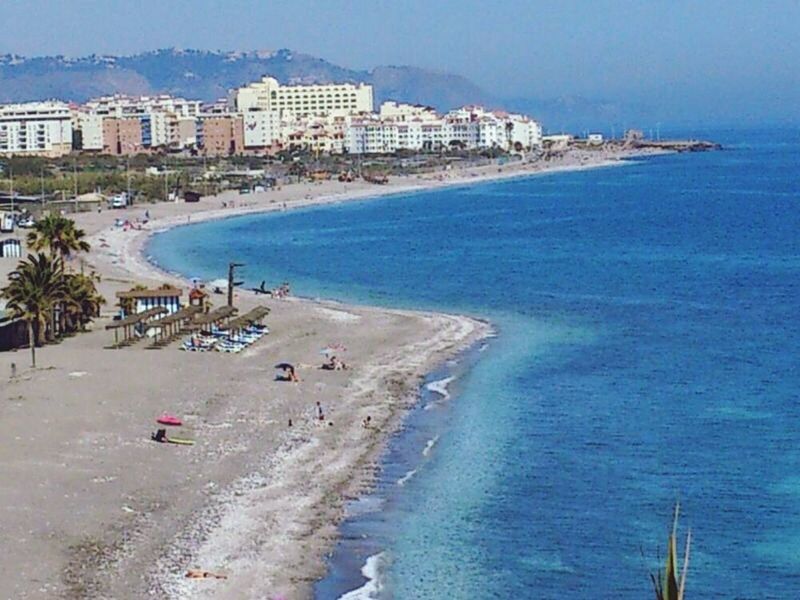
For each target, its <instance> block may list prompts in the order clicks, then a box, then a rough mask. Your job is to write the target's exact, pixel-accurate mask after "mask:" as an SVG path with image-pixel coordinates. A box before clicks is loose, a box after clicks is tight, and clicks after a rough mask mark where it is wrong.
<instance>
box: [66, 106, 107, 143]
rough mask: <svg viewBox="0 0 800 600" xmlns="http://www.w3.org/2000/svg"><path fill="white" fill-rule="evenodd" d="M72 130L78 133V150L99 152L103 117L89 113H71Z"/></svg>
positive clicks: (101, 141)
mask: <svg viewBox="0 0 800 600" xmlns="http://www.w3.org/2000/svg"><path fill="white" fill-rule="evenodd" d="M72 128H73V130H74V131H80V141H81V144H80V149H81V150H87V151H97V152H99V151H101V150H102V149H103V116H102V115H98V114H94V113H89V112H83V111H80V112H75V113H73V121H72Z"/></svg>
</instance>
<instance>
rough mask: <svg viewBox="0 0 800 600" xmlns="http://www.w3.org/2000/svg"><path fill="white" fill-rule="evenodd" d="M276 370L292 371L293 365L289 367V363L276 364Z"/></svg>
mask: <svg viewBox="0 0 800 600" xmlns="http://www.w3.org/2000/svg"><path fill="white" fill-rule="evenodd" d="M275 368H276V369H283V370H284V371H294V365H290V364H289V363H278V364H277V365H275Z"/></svg>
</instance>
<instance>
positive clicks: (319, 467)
mask: <svg viewBox="0 0 800 600" xmlns="http://www.w3.org/2000/svg"><path fill="white" fill-rule="evenodd" d="M632 156H634V154H633V153H628V152H625V151H617V152H614V153H610V152H609V153H602V152H592V151H590V152H583V153H581V152H574V153H570V154H568V155H567V156H566V157H564V158H562V159H557V160H554V161H551V162H548V163H531V164H521V165H517V164H515V165H512V166H505V167H498V166H492V167H482V168H474V169H464V170H459V169H454V170H452V171H445V172H442V173H438V174H433V175H426V176H422V177H407V178H392V179H391V180H390V182H389V183H388V184H387V185H385V186H376V185H374V184H369V183H365V182H358V183H347V184H344V183H340V182H336V181H327V182H322V183H316V184H295V185H291V186H285V187H283V188H282V189H279V190H274V191H270V192H264V193H259V194H252V195H246V196H240V195H238V194H237V193H235V192H226V193H224V194H221V195H220V196H217V197H213V198H204V199H203V200H202V201H201V202H200V203H198V204H186V203H175V204H171V203H170V204H167V203H162V204H155V205H147V206H146V207H144V206H137V207H133V208H129V209H126V210H120V211H111V210H104V211H103V212H100V213H84V214H80V215H77V217H76V220H77V222H78V224H79V225H80V226H81V227H82V228H84V229H85V230H86V231H87V233H88V234H89V238H90V239H89V241H90V243H91V244H92V252H91V253H90V254H89V255H87V256H85V257H83V259H82V260H83V261H84V268H90V269H94V270H96V271H97V272H98V273H99V274H100V275H101V276H102V278H103V279H102V283H101V291H102V293H103V294H104V295H105V297H106V298H107V300H108V304H107V305H106V306H105V307H104V309H103V316H102V318H101V319H99V320H97V321H96V323H95V324H94V325H93V327H92V331H90V332H88V333H84V334H80V335H77V336H75V337H73V338H70V339H66V340H64V341H62V342H61V343H60V344H57V345H51V346H46V347H44V348H42V349H40V351H39V352H38V362H39V365H40V366H39V367H38V368H37V369H35V370H34V369H30V368H29V364H30V355H29V351H28V350H27V349H20V350H18V351H16V352H5V353H0V435H1V436H2V439H3V440H5V442H4V443H3V444H2V445H1V446H0V476H2V478H3V481H5V482H6V485H4V486H2V488H0V531H1V532H2V533H3V536H4V541H5V548H6V558H5V559H4V560H3V561H0V597H2V598H52V597H66V598H142V597H156V598H211V597H213V598H237V599H238V598H273V597H283V598H287V599H294V598H308V597H309V596H310V594H311V586H312V584H313V582H314V581H316V580H317V579H318V578H319V577H321V576H322V575H323V574H324V570H325V562H324V559H325V556H326V553H327V552H329V550H330V549H331V547H332V543H333V542H334V540H335V538H336V534H337V524H338V522H339V521H340V520H341V518H342V514H343V504H344V502H345V501H346V499H348V498H351V497H354V496H357V495H358V494H359V493H361V492H362V491H363V490H365V489H366V488H367V487H368V486H369V484H370V481H371V479H372V477H373V475H374V472H375V468H376V465H377V461H378V459H379V457H380V452H381V450H382V449H383V448H384V446H385V443H386V441H387V439H388V437H389V435H390V434H391V433H392V432H394V431H396V430H397V429H398V427H399V426H400V425H401V423H402V417H403V415H404V414H405V411H406V410H407V409H408V408H409V407H410V406H412V405H413V403H414V402H415V401H416V399H417V396H418V388H419V383H420V381H421V378H422V377H423V376H424V375H425V374H426V373H428V372H430V371H431V370H432V369H433V368H434V367H435V366H436V365H438V364H440V363H441V362H443V361H445V360H447V359H448V358H451V357H453V356H454V355H455V354H457V353H459V352H460V351H463V350H464V349H466V348H467V347H469V346H470V345H471V344H474V343H476V342H477V341H478V340H480V339H481V338H483V337H485V336H487V335H489V334H490V333H491V326H490V324H488V323H486V322H484V321H481V320H479V319H477V318H473V317H470V316H465V315H446V314H436V313H429V312H413V311H401V310H387V309H376V308H370V307H364V306H349V305H341V304H338V303H333V302H326V301H316V300H308V299H300V298H287V299H271V298H266V299H265V297H264V296H256V295H254V294H252V293H249V292H245V291H240V292H237V294H236V299H235V304H236V306H237V307H239V308H240V310H246V309H248V308H251V307H254V306H256V305H265V306H267V307H268V308H270V309H271V313H270V315H269V317H268V318H267V321H266V322H267V324H268V325H269V327H270V330H271V332H270V334H269V335H268V336H266V337H265V338H263V339H262V340H261V341H259V342H257V343H256V344H254V345H253V346H252V347H251V348H249V349H248V350H246V351H245V352H243V353H241V354H238V355H228V354H221V353H188V352H180V351H178V349H177V344H173V345H171V346H169V347H167V348H165V349H161V350H149V349H146V348H145V345H144V343H142V342H140V343H139V344H135V345H133V346H131V347H129V348H125V349H122V350H110V349H107V348H106V347H107V346H108V345H109V344H110V342H111V341H112V338H113V334H112V333H111V332H108V331H106V330H105V329H104V326H105V324H107V323H108V322H109V320H110V318H111V317H112V315H113V314H114V313H115V312H116V307H115V306H114V304H115V300H114V293H115V292H116V291H118V290H122V289H128V288H130V287H131V286H132V285H133V284H134V283H144V284H148V285H154V284H162V283H166V282H171V283H175V284H178V285H181V286H183V288H184V290H187V289H188V288H187V285H188V284H187V282H186V281H183V280H181V279H180V278H178V277H176V276H174V275H171V274H166V273H162V272H159V271H158V270H157V269H156V268H155V267H154V266H152V265H151V264H150V263H148V262H147V260H146V258H145V257H144V256H142V249H143V247H144V244H145V242H146V240H147V237H148V236H149V235H150V234H152V233H153V232H154V231H158V230H162V229H164V228H168V227H172V226H176V225H180V224H185V223H195V222H198V221H201V220H205V219H214V218H224V217H229V216H234V215H239V214H245V213H248V212H261V211H268V210H291V209H293V208H297V207H300V206H308V205H312V204H314V205H316V204H325V203H335V202H344V201H350V200H355V199H363V198H368V197H373V196H376V195H382V194H401V193H407V192H411V191H414V190H419V189H427V188H432V187H438V186H447V185H464V184H471V183H476V182H478V181H482V180H488V179H499V178H508V177H520V176H530V175H532V174H536V173H542V172H554V171H558V170H575V169H581V168H596V167H600V166H611V165H615V164H624V163H623V162H621V161H622V160H623V159H626V158H631V157H632ZM223 203H224V204H225V206H224V207H223ZM145 209H147V210H148V211H149V214H150V221H149V222H148V223H147V224H146V225H144V226H143V228H142V229H141V230H128V231H124V230H123V229H122V228H119V227H114V221H115V219H118V218H123V219H126V218H127V219H130V220H134V219H141V218H142V217H143V215H144V211H145ZM15 265H16V260H12V259H0V281H5V278H6V274H7V273H8V272H9V271H10V270H12V269H13V268H14V266H15ZM74 266H75V267H77V266H78V263H77V261H75V262H74ZM219 276H220V277H222V276H224V274H222V273H220V275H219ZM211 299H212V301H213V303H214V306H221V305H223V304H224V302H225V300H224V297H223V296H221V295H212V297H211ZM184 300H185V295H184ZM331 344H341V345H343V346H346V347H347V352H346V353H345V354H344V355H343V358H344V360H346V362H347V363H348V364H349V365H350V366H351V368H350V369H348V370H343V371H325V370H322V369H320V365H321V364H322V362H323V359H324V357H323V356H322V355H321V354H320V349H321V348H323V347H326V346H329V345H331ZM283 361H287V362H291V363H293V364H295V365H298V367H299V369H298V370H299V376H300V379H301V381H300V382H299V383H289V382H284V381H276V379H275V376H276V374H277V372H276V371H275V369H274V368H273V365H274V364H276V363H279V362H283ZM12 363H15V364H16V369H17V376H16V377H15V378H13V379H11V378H9V375H10V374H11V364H12ZM317 402H319V403H320V404H321V406H322V407H323V408H324V411H325V415H326V418H325V420H324V421H320V420H318V419H317V418H316V405H317ZM164 411H167V412H171V413H175V414H178V415H180V416H181V417H182V418H183V420H184V426H183V427H182V429H183V430H185V431H184V432H183V433H184V434H186V435H189V436H191V437H192V438H193V439H195V441H196V443H195V445H193V446H179V445H172V444H158V443H154V442H152V441H151V440H150V433H151V432H152V431H154V430H155V429H156V423H155V419H156V417H157V416H158V415H160V414H161V413H162V412H164ZM366 416H370V417H371V423H372V425H371V426H370V427H369V428H365V427H363V425H362V421H363V419H364V418H365V417H366ZM290 419H291V422H292V425H291V426H289V420H290ZM193 568H198V569H202V570H207V571H211V572H214V573H220V574H222V575H225V576H226V578H220V579H216V578H207V579H188V578H186V577H185V573H186V571H187V570H188V569H193Z"/></svg>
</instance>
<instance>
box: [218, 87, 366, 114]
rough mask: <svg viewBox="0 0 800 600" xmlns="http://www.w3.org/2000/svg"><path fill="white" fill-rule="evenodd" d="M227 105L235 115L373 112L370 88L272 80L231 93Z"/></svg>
mask: <svg viewBox="0 0 800 600" xmlns="http://www.w3.org/2000/svg"><path fill="white" fill-rule="evenodd" d="M230 102H231V105H232V108H234V109H235V110H236V111H238V112H247V111H250V110H267V111H276V112H278V113H279V114H281V115H282V116H283V115H285V114H288V113H290V114H291V115H293V116H295V117H305V116H314V115H316V116H323V115H339V116H341V115H350V114H359V113H371V112H372V110H373V101H372V86H371V85H367V84H364V83H359V84H352V83H331V84H317V85H281V84H280V83H278V80H277V79H274V78H272V77H264V78H263V79H262V80H261V81H256V82H255V83H251V84H250V85H248V86H246V87H241V88H239V89H237V90H233V91H232V92H231V96H230Z"/></svg>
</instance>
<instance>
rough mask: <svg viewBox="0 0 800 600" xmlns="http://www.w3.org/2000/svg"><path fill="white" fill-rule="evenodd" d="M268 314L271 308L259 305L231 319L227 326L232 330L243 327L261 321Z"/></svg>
mask: <svg viewBox="0 0 800 600" xmlns="http://www.w3.org/2000/svg"><path fill="white" fill-rule="evenodd" d="M268 314H269V309H268V308H267V307H266V306H257V307H255V308H254V309H253V310H251V311H249V312H247V313H245V314H243V315H241V316H239V317H236V318H235V319H233V320H232V321H230V322H229V323H228V326H227V328H228V329H231V330H236V329H243V328H245V327H247V326H248V325H251V324H253V323H259V322H261V320H262V319H263V318H264V317H266V316H267V315H268Z"/></svg>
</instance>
